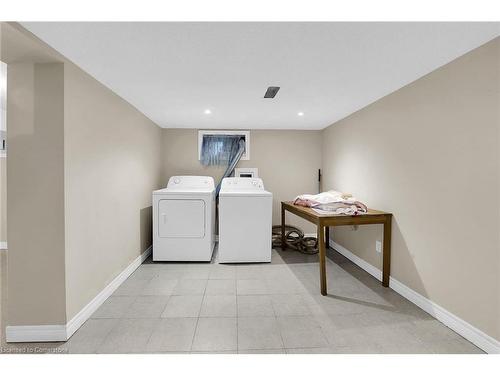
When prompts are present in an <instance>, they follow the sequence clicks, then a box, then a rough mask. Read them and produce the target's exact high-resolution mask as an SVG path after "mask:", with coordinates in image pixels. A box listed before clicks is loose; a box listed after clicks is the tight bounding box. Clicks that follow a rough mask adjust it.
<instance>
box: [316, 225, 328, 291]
mask: <svg viewBox="0 0 500 375" xmlns="http://www.w3.org/2000/svg"><path fill="white" fill-rule="evenodd" d="M318 249H319V279H320V285H321V294H322V295H323V296H326V295H327V291H326V249H325V227H324V226H323V224H321V223H318Z"/></svg>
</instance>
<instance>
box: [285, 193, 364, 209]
mask: <svg viewBox="0 0 500 375" xmlns="http://www.w3.org/2000/svg"><path fill="white" fill-rule="evenodd" d="M293 204H296V205H299V206H304V207H311V208H313V209H315V210H317V211H318V212H319V213H323V212H326V213H332V214H337V215H361V214H363V213H366V212H368V208H367V207H366V206H365V205H364V204H363V203H361V202H360V201H358V200H356V198H354V197H353V196H352V195H351V194H345V193H341V192H338V191H335V190H330V191H325V192H323V193H320V194H315V195H312V194H302V195H299V196H298V197H296V198H295V200H294V201H293ZM320 211H323V212H320Z"/></svg>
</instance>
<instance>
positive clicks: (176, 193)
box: [153, 176, 215, 261]
mask: <svg viewBox="0 0 500 375" xmlns="http://www.w3.org/2000/svg"><path fill="white" fill-rule="evenodd" d="M214 232H215V185H214V179H213V178H212V177H206V176H173V177H170V179H169V180H168V184H167V187H166V188H165V189H161V190H156V191H154V192H153V260H154V261H210V260H211V259H212V252H213V249H214V244H215V235H214Z"/></svg>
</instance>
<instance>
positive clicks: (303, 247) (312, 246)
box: [272, 225, 318, 255]
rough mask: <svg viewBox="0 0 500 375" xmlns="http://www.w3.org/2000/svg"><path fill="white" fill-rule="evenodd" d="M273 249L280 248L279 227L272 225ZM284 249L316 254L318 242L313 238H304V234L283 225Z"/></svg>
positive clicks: (299, 230) (295, 228) (297, 229)
mask: <svg viewBox="0 0 500 375" xmlns="http://www.w3.org/2000/svg"><path fill="white" fill-rule="evenodd" d="M272 234H273V247H281V225H273V229H272ZM285 241H286V247H288V248H291V249H293V250H296V251H299V252H301V253H303V254H311V255H313V254H317V253H318V247H317V245H318V241H317V239H316V238H315V237H304V232H303V231H302V230H301V229H299V228H297V227H294V226H292V225H285Z"/></svg>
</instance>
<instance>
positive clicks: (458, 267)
mask: <svg viewBox="0 0 500 375" xmlns="http://www.w3.org/2000/svg"><path fill="white" fill-rule="evenodd" d="M499 53H500V39H496V40H495V41H493V42H490V43H488V44H486V45H485V46H482V47H480V48H478V49H476V50H474V51H472V52H470V53H468V54H467V55H465V56H463V57H461V58H459V59H458V60H455V61H453V62H451V63H450V64H448V65H446V66H444V67H442V68H441V69H438V70H436V71H434V72H433V73H431V74H429V75H427V76H425V77H423V78H421V79H419V80H418V81H416V82H414V83H412V84H410V85H408V86H406V87H404V88H402V89H400V90H399V91H397V92H395V93H393V94H391V95H389V96H387V97H385V98H383V99H381V100H379V101H377V102H376V103H374V104H372V105H370V106H368V107H366V108H364V109H362V110H360V111H358V112H357V113H355V114H353V115H351V116H349V117H348V118H346V119H344V120H342V121H339V122H337V123H335V124H333V125H332V126H330V127H328V128H327V129H325V130H324V132H323V146H322V149H323V158H322V160H323V171H324V177H325V188H330V189H331V188H334V189H338V190H341V191H346V192H351V193H353V194H355V195H356V196H357V197H358V198H359V199H361V200H362V201H365V202H366V203H367V204H368V205H369V206H371V207H373V208H376V209H381V210H385V211H389V212H392V213H393V214H394V221H393V236H392V246H393V256H392V276H393V277H395V278H396V279H397V280H399V281H401V282H402V283H404V284H405V285H407V286H409V287H410V288H412V289H414V290H415V291H417V292H418V293H420V294H422V295H424V296H425V297H427V298H429V299H431V300H432V301H434V302H435V303H437V304H438V305H440V306H442V307H444V308H445V309H447V310H448V311H450V312H452V313H454V314H456V315H457V316H459V317H460V318H462V319H464V320H465V321H467V322H469V323H471V324H472V325H474V326H475V327H477V328H479V329H481V330H483V331H484V332H486V333H487V334H489V335H491V336H493V337H495V338H496V339H500V310H499V298H500V281H499V274H500V272H499V271H500V243H499V233H500V230H499V229H500V221H499V209H500V202H499V192H500V186H499V174H500V163H499V146H500V144H499V130H500V116H499V108H500V107H499V105H500V76H499V69H500V55H499ZM381 234H382V233H381V228H379V227H377V226H375V227H371V228H370V227H360V228H359V230H358V231H356V232H353V231H352V230H351V228H343V229H338V230H335V231H334V234H333V238H334V240H335V241H337V242H338V243H340V244H341V245H343V246H344V247H346V248H348V249H350V250H352V251H353V252H354V253H355V254H357V255H358V256H360V257H361V258H363V259H365V260H366V261H368V262H369V263H371V264H373V265H375V266H377V267H379V268H380V266H381V257H380V255H379V254H377V253H376V252H375V240H376V239H380V238H381Z"/></svg>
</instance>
